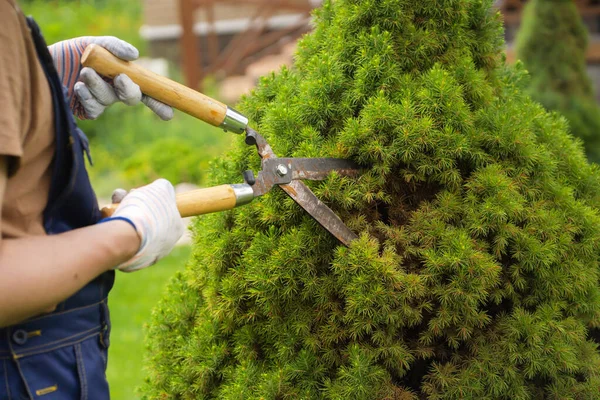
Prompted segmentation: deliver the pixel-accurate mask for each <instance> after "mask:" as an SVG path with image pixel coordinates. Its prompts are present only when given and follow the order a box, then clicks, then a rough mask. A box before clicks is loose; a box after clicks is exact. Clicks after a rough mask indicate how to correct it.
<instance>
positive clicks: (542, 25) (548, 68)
mask: <svg viewBox="0 0 600 400" xmlns="http://www.w3.org/2000/svg"><path fill="white" fill-rule="evenodd" d="M587 46H588V34H587V29H586V27H585V26H584V24H583V21H582V20H581V16H580V15H579V11H578V10H577V6H576V5H575V2H574V1H573V0H531V1H529V2H528V3H527V4H526V6H525V9H524V11H523V20H522V25H521V28H520V30H519V33H518V35H517V38H516V51H517V57H518V58H519V59H521V60H522V61H523V63H524V64H525V68H526V69H527V70H528V71H529V73H530V74H531V81H530V83H529V87H528V89H527V93H529V94H530V95H531V97H533V99H534V100H536V101H539V102H540V103H542V104H543V105H544V107H546V109H548V110H551V111H557V112H559V113H561V114H562V115H564V116H565V117H566V118H567V120H568V121H569V126H570V132H571V133H572V134H573V135H574V136H576V137H578V138H580V139H581V140H583V142H584V146H585V150H586V153H587V155H588V158H589V160H590V161H594V162H600V107H598V104H597V102H596V99H595V97H594V90H593V86H592V82H591V81H590V78H589V77H588V75H587V71H586V58H585V53H586V50H587Z"/></svg>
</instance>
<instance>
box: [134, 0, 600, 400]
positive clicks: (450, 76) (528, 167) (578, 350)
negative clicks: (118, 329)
mask: <svg viewBox="0 0 600 400" xmlns="http://www.w3.org/2000/svg"><path fill="white" fill-rule="evenodd" d="M490 3H491V0H485V1H482V0H326V1H325V2H324V4H323V6H322V8H320V9H319V10H318V11H317V12H316V15H315V20H316V21H315V30H314V32H313V33H311V34H309V35H307V36H306V37H305V38H304V39H303V40H302V41H301V43H300V45H299V50H298V53H297V58H296V62H295V66H294V67H293V68H291V69H282V70H281V71H280V72H279V73H277V74H274V75H271V76H269V77H266V78H264V79H262V81H261V83H260V85H259V87H258V88H257V89H256V91H254V92H253V93H252V94H251V95H250V96H248V97H247V98H246V99H245V100H244V101H243V102H242V104H241V109H242V110H243V111H244V112H245V113H246V114H247V115H249V116H250V117H251V119H252V121H253V123H252V125H253V126H254V127H255V128H257V130H258V131H259V132H261V133H262V134H263V135H264V136H265V137H266V138H267V140H268V141H269V142H270V143H271V145H272V146H273V148H274V151H275V152H276V153H277V154H278V155H280V156H284V155H285V156H293V157H324V156H331V157H341V158H349V159H353V160H355V161H356V162H358V163H360V164H361V165H362V166H364V168H365V170H364V173H363V174H362V175H361V176H360V178H357V179H356V178H354V179H351V178H347V177H340V176H338V175H336V174H332V175H331V176H330V177H329V178H328V179H327V180H326V181H323V182H310V183H308V184H309V186H310V187H311V188H312V190H313V191H314V192H315V194H316V195H317V196H318V197H319V198H320V199H321V200H323V201H324V202H326V203H327V204H328V205H330V206H331V208H332V209H334V210H335V211H336V212H337V213H338V214H339V215H340V217H341V218H342V220H343V221H345V223H346V224H348V225H349V226H350V227H351V228H352V229H353V230H354V231H355V232H357V233H358V234H359V235H360V237H359V239H357V240H356V241H354V242H353V243H352V244H351V246H350V247H348V248H347V247H344V246H342V245H340V244H339V243H338V242H337V241H336V240H335V239H333V238H332V236H331V235H330V234H329V233H328V232H327V231H325V230H324V229H323V228H321V227H320V226H319V225H318V224H317V223H316V222H315V221H314V220H313V219H311V217H310V216H308V215H307V214H306V213H305V212H304V211H303V210H302V209H301V208H300V207H299V206H298V205H297V204H296V203H294V202H293V201H292V200H291V199H289V198H288V197H287V196H286V195H285V194H284V193H283V191H281V190H280V189H278V188H275V189H274V190H273V191H272V192H271V193H270V194H268V195H267V196H264V197H262V198H260V199H257V200H255V202H254V203H253V204H251V205H248V206H244V207H241V208H239V209H236V210H234V211H231V212H225V213H219V214H213V215H210V216H205V217H202V218H199V219H197V221H196V223H195V226H194V230H195V244H194V255H193V257H192V259H191V261H190V263H189V266H188V268H187V270H186V272H185V273H182V274H179V275H177V276H176V278H175V279H174V280H173V281H172V282H171V283H170V285H169V289H168V292H167V294H166V295H165V297H164V299H163V300H162V301H161V303H160V305H159V306H158V307H157V309H156V310H155V312H154V317H153V322H152V324H151V326H150V329H149V332H148V337H149V343H148V344H149V345H148V348H149V351H150V352H149V357H148V360H149V365H148V370H149V375H148V378H147V384H146V385H145V387H144V392H145V394H146V396H147V397H148V398H152V399H359V400H360V399H477V400H479V399H490V400H491V399H494V400H496V399H506V400H508V399H511V400H515V399H598V398H599V396H600V395H599V393H600V392H599V388H600V353H599V351H598V348H597V345H596V344H595V343H594V341H593V340H592V339H591V335H590V333H591V332H592V328H594V327H597V326H598V325H600V291H599V285H598V278H599V269H598V259H599V255H600V215H599V210H598V207H597V205H598V204H600V203H599V201H600V179H599V178H600V174H599V171H598V167H596V166H594V165H590V164H588V163H587V160H586V157H585V154H584V151H583V148H582V146H581V143H580V142H578V141H576V140H574V139H573V138H572V136H570V135H569V134H568V133H567V130H568V128H567V123H566V121H565V119H564V118H562V117H560V116H559V115H558V114H553V113H549V112H547V111H545V110H544V108H543V107H542V106H541V105H539V104H537V103H535V102H534V101H532V100H531V99H530V98H529V97H528V96H526V95H525V94H524V93H523V87H524V85H525V83H526V73H525V72H524V70H523V68H521V67H519V66H518V65H517V67H515V68H512V67H506V65H505V63H504V59H503V55H502V52H501V49H502V46H503V42H502V25H501V21H500V17H499V14H498V13H496V12H493V11H492V10H491V4H490ZM258 167H259V159H258V156H257V155H256V150H255V149H254V148H253V147H250V146H246V145H245V144H243V143H242V140H241V138H240V142H239V145H238V146H237V147H236V149H235V150H234V151H233V152H232V154H231V155H230V156H229V157H227V158H224V159H223V160H221V161H219V162H218V163H217V164H216V165H215V174H214V178H213V183H214V184H221V183H233V182H239V181H240V176H241V172H242V171H244V170H246V169H254V170H255V171H256V170H257V169H258Z"/></svg>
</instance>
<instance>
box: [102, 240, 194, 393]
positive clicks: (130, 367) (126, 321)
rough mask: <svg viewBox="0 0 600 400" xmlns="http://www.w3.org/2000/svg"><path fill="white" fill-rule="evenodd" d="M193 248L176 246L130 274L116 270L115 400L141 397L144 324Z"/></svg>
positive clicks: (111, 359) (111, 374)
mask: <svg viewBox="0 0 600 400" xmlns="http://www.w3.org/2000/svg"><path fill="white" fill-rule="evenodd" d="M190 251H191V249H190V247H188V246H183V247H177V248H175V249H174V250H173V252H172V253H171V254H170V255H169V256H168V257H165V258H164V259H162V260H161V261H160V262H159V263H158V264H157V265H154V266H152V267H151V268H146V269H144V270H141V271H137V272H134V273H130V274H126V273H117V280H116V283H115V286H114V288H113V290H112V292H111V294H110V296H109V305H110V311H111V320H112V332H111V338H110V348H109V356H108V371H107V377H108V382H109V384H110V393H111V398H112V400H132V399H136V398H139V396H137V395H136V393H135V389H136V388H137V387H139V386H141V384H142V381H143V378H144V371H143V370H142V359H143V354H144V330H143V327H144V325H145V324H147V323H148V322H150V314H151V311H152V308H153V307H154V305H155V304H156V302H158V300H159V299H160V298H161V296H162V293H163V290H164V289H165V286H166V284H167V282H168V281H169V279H170V277H171V276H173V275H174V274H175V272H177V271H181V270H183V268H184V267H185V263H186V262H187V260H188V258H189V255H190Z"/></svg>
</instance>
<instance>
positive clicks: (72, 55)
mask: <svg viewBox="0 0 600 400" xmlns="http://www.w3.org/2000/svg"><path fill="white" fill-rule="evenodd" d="M90 44H97V45H99V46H102V47H104V48H105V49H106V50H108V51H110V52H111V53H112V54H114V55H115V56H117V57H119V58H120V59H122V60H126V61H133V60H135V59H137V58H138V56H139V52H138V50H137V49H136V48H135V47H134V46H132V45H131V44H129V43H127V42H125V41H123V40H121V39H118V38H116V37H113V36H98V37H95V36H83V37H79V38H75V39H69V40H64V41H62V42H58V43H55V44H53V45H51V46H48V50H50V54H51V55H52V59H53V60H54V65H55V66H56V70H57V71H58V75H59V76H60V78H61V80H62V83H63V85H64V86H65V87H66V88H67V94H68V98H69V105H70V107H71V110H72V111H73V114H75V115H76V116H77V117H79V118H80V119H96V118H98V116H99V115H100V114H102V113H103V112H104V109H106V107H108V106H110V105H111V104H113V103H116V102H118V101H122V102H123V103H125V104H127V105H130V106H133V105H136V104H138V103H139V102H140V101H141V102H142V103H144V104H145V105H146V106H148V108H150V109H151V110H152V111H154V112H155V113H156V114H157V115H158V116H159V117H160V118H161V119H163V120H165V121H166V120H169V119H171V118H173V109H172V108H171V107H169V106H167V105H166V104H163V103H161V102H159V101H158V100H155V99H153V98H151V97H148V96H146V95H144V94H142V91H141V90H140V87H139V86H138V85H136V84H135V83H134V82H133V81H132V80H131V79H130V78H129V77H128V76H127V75H125V74H121V75H118V76H116V77H115V78H114V80H112V81H111V80H105V79H103V78H102V77H101V76H100V75H98V73H96V71H94V70H93V69H91V68H87V67H86V68H81V55H82V54H83V52H84V50H85V48H86V47H87V46H88V45H90Z"/></svg>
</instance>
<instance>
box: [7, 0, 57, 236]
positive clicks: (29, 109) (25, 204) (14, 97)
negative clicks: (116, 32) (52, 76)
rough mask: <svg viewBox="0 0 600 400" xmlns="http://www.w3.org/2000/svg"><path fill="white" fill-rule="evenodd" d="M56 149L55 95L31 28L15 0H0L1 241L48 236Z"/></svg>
mask: <svg viewBox="0 0 600 400" xmlns="http://www.w3.org/2000/svg"><path fill="white" fill-rule="evenodd" d="M54 146H55V143H54V118H53V108H52V95H51V92H50V86H49V84H48V81H47V80H46V76H45V75H44V71H43V70H42V67H41V65H40V63H39V61H38V58H37V54H36V51H35V45H34V43H33V39H32V38H31V34H30V31H29V27H28V26H27V22H26V20H25V17H24V16H23V14H22V13H21V12H20V11H19V8H18V7H17V5H16V3H15V0H0V156H8V157H9V158H8V168H9V173H8V176H0V180H5V181H6V180H7V181H6V189H5V191H4V193H0V196H1V197H2V200H3V201H2V218H1V220H0V230H1V231H2V235H1V237H2V238H17V237H23V236H28V235H44V234H45V231H44V227H43V215H42V213H43V211H44V208H45V207H46V202H47V200H48V193H49V190H50V179H51V172H52V168H51V166H52V159H53V155H54ZM0 182H1V181H0ZM3 186H4V185H0V191H1V188H2V187H3Z"/></svg>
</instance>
